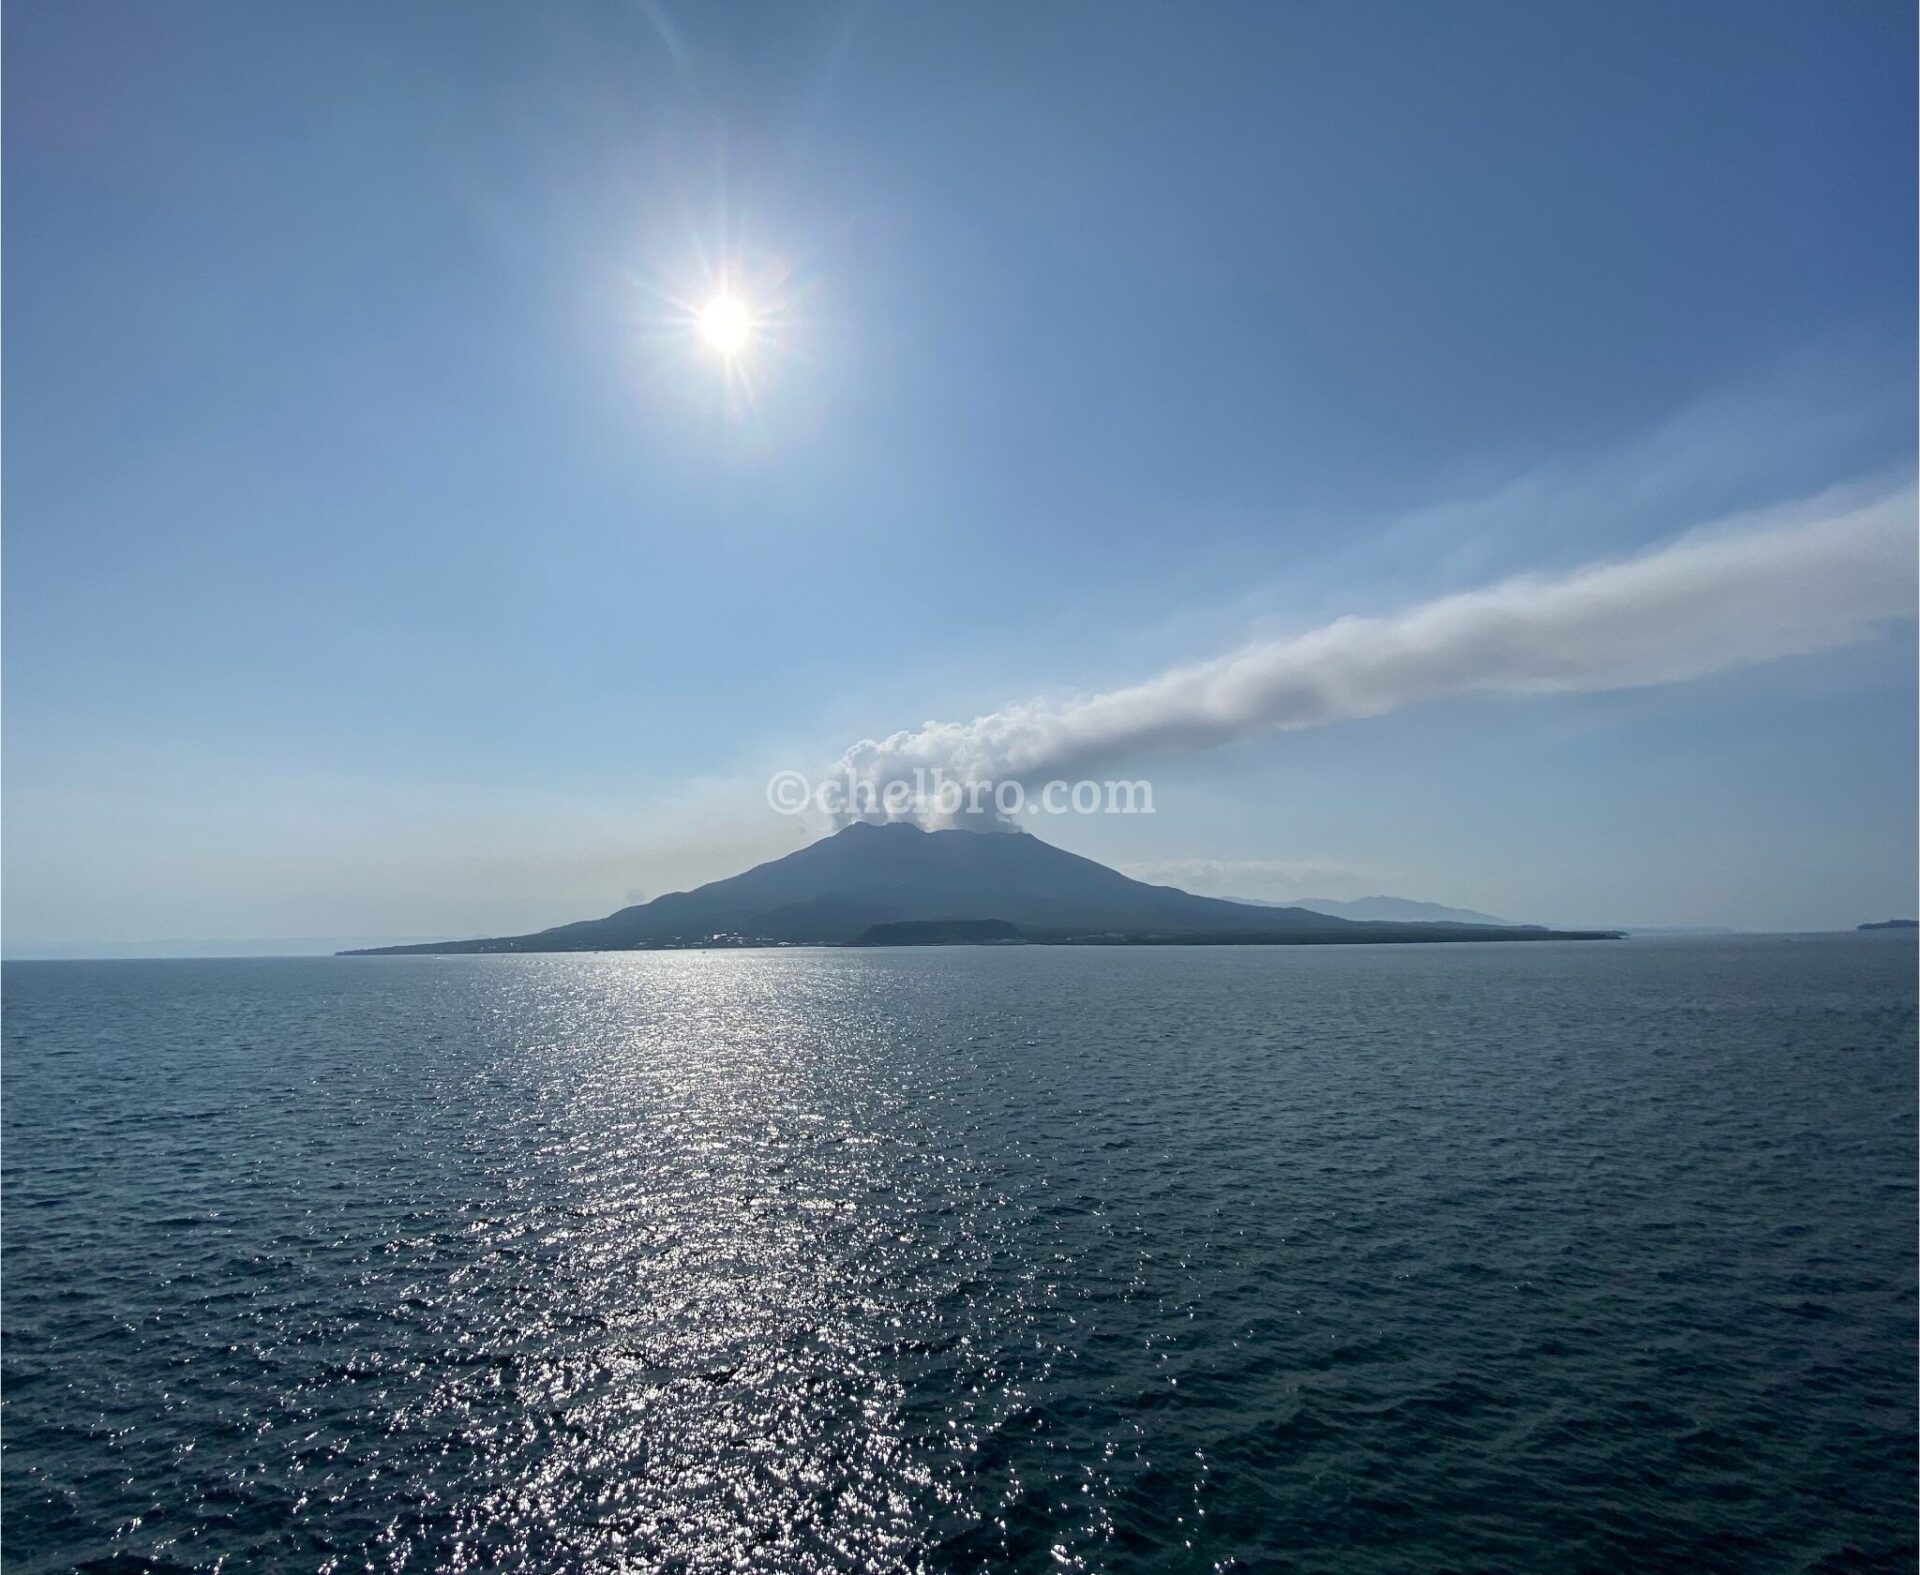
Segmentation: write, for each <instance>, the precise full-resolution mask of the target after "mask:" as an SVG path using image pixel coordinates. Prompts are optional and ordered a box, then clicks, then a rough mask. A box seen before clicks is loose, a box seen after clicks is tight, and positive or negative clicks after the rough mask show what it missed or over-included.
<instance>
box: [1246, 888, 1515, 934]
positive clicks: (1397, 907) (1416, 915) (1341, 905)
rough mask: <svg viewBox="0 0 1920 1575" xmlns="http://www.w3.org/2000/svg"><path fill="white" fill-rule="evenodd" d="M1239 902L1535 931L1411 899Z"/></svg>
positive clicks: (1346, 916)
mask: <svg viewBox="0 0 1920 1575" xmlns="http://www.w3.org/2000/svg"><path fill="white" fill-rule="evenodd" d="M1234 900H1235V901H1236V902H1245V903H1249V904H1251V905H1252V906H1254V907H1258V908H1267V907H1273V908H1305V909H1306V910H1307V911H1308V912H1309V913H1324V914H1326V915H1327V916H1328V917H1329V918H1334V919H1363V920H1366V919H1379V920H1384V921H1386V922H1387V923H1390V924H1478V925H1491V926H1492V927H1493V928H1495V929H1502V930H1519V929H1535V928H1538V926H1537V925H1523V924H1521V923H1520V922H1519V921H1518V920H1515V919H1496V918H1495V917H1494V916H1493V915H1492V914H1490V913H1476V912H1475V911H1474V910H1473V909H1472V908H1449V907H1448V906H1447V905H1446V904H1445V903H1439V902H1417V901H1415V900H1414V899H1413V898H1411V897H1378V896H1376V897H1356V898H1354V899H1353V900H1352V901H1351V902H1342V901H1340V900H1338V899H1337V898H1333V897H1289V898H1288V899H1287V900H1286V901H1285V902H1274V903H1269V902H1265V901H1263V900H1261V899H1260V898H1258V897H1236V898H1235V899H1234Z"/></svg>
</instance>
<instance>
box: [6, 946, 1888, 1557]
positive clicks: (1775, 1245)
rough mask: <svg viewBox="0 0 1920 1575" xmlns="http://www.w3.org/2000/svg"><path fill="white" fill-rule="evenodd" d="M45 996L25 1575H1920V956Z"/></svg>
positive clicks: (235, 983)
mask: <svg viewBox="0 0 1920 1575" xmlns="http://www.w3.org/2000/svg"><path fill="white" fill-rule="evenodd" d="M5 985H6V999H5V1035H6V1050H5V1065H4V1077H5V1086H4V1095H5V1100H4V1120H5V1152H4V1158H5V1166H4V1187H5V1193H4V1204H5V1218H4V1232H5V1265H4V1270H5V1273H4V1311H5V1324H6V1327H5V1349H4V1368H5V1370H4V1378H5V1383H4V1446H5V1448H4V1472H5V1480H4V1520H3V1525H0V1530H3V1531H4V1552H5V1556H6V1562H7V1567H8V1569H9V1570H10V1571H33V1570H64V1569H69V1568H74V1567H88V1566H89V1565H90V1564H91V1565H92V1566H93V1567H100V1568H125V1569H139V1568H180V1569H187V1568H191V1569H208V1568H214V1567H220V1566H224V1567H225V1568H228V1569H233V1570H241V1569H263V1568H282V1569H290V1570H293V1569H299V1570H307V1569H338V1570H348V1569H363V1568H379V1569H403V1568H404V1569H417V1570H439V1569H454V1570H458V1569H499V1568H532V1569H548V1570H571V1569H586V1570H602V1569H604V1570H616V1569H634V1570H655V1569H658V1570H685V1571H697V1572H704V1571H719V1570H729V1571H731V1570H754V1571H761V1570H770V1571H781V1570H813V1569H840V1568H858V1569H870V1570H876V1571H885V1570H911V1569H931V1570H971V1569H989V1568H991V1569H1001V1568H1006V1569H1027V1570H1043V1569H1045V1570H1055V1569H1061V1568H1066V1569H1076V1568H1085V1569H1090V1570H1154V1571H1160V1570H1167V1571H1180V1570H1208V1569H1215V1568H1228V1569H1231V1568H1248V1569H1262V1570H1267V1569H1272V1570H1279V1569H1297V1570H1308V1571H1314V1570H1326V1571H1400V1570H1406V1571H1413V1570H1420V1571H1437V1570H1447V1569H1458V1570H1469V1569H1471V1570H1556V1571H1557V1570H1628V1569H1655V1568H1659V1569H1673V1570H1792V1569H1823V1570H1833V1571H1840V1570H1856V1569H1859V1570H1865V1569H1911V1568H1913V1566H1914V1557H1915V1555H1914V1541H1913V1530H1914V1495H1915V1486H1916V1484H1915V1381H1916V1372H1915V1301H1914V1276H1915V1265H1914V1220H1915V1212H1914V1211H1915V1137H1914V1106H1915V1068H1914V1035H1915V1016H1914V1003H1915V950H1914V947H1913V945H1912V943H1911V942H1910V941H1901V940H1897V939H1896V940H1875V939H1865V938H1859V939H1856V938H1833V939H1810V940H1796V941H1785V940H1755V941H1741V942H1628V943H1622V944H1613V945H1607V944H1588V945H1579V944H1564V945H1563V944H1557V943H1555V944H1544V943H1543V944H1535V945H1527V946H1481V947H1475V946H1443V947H1347V948H1317V947H1299V948H1278V949H1261V948H1254V947H1246V948H1239V947H1235V948H1225V947H1223V948H1205V949H1194V950H1171V949H1169V950H1156V949H1148V950H1127V949H1113V950H1058V949H1040V948H1028V949H1018V948H1016V949H1001V950H941V951H898V952H857V951H837V952H836V951H823V952H801V951H789V952H757V953H756V952H742V953H656V954H651V955H628V956H614V955H595V956H577V957H520V958H509V957H472V958H449V959H432V958H395V959H314V960H299V961H285V962H270V961H246V962H166V963H107V964H97V965H95V964H78V963H47V964H14V965H9V966H8V968H7V971H6V978H5Z"/></svg>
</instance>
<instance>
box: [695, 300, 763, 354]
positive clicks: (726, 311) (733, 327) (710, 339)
mask: <svg viewBox="0 0 1920 1575" xmlns="http://www.w3.org/2000/svg"><path fill="white" fill-rule="evenodd" d="M752 328H753V320H752V318H750V317H749V316H748V315H747V308H746V304H745V303H744V302H742V301H740V300H739V299H738V298H736V297H734V296H731V295H716V296H715V297H714V298H713V299H712V300H711V301H709V302H707V304H706V305H705V306H703V307H701V308H700V337H701V338H703V339H705V340H706V342H707V343H708V344H709V345H711V346H712V347H713V348H714V349H715V350H718V351H719V352H720V354H722V355H724V356H736V355H738V354H739V353H740V352H741V351H742V350H744V349H746V347H747V335H748V333H749V332H750V331H751V330H752Z"/></svg>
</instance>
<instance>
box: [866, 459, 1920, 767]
mask: <svg viewBox="0 0 1920 1575" xmlns="http://www.w3.org/2000/svg"><path fill="white" fill-rule="evenodd" d="M1914 509H1915V498H1914V493H1913V490H1912V489H1911V488H1907V489H1903V490H1902V491H1900V492H1899V493H1897V494H1895V495H1893V496H1889V497H1883V498H1881V499H1879V500H1877V501H1874V502H1871V503H1868V504H1866V505H1864V506H1858V507H1849V508H1829V509H1825V510H1821V509H1817V508H1815V509H1809V510H1807V511H1804V512H1799V513H1795V514H1792V515H1788V516H1784V517H1783V516H1782V515H1780V514H1778V513H1776V514H1773V515H1769V516H1765V517H1762V518H1761V519H1760V520H1759V521H1758V522H1752V523H1749V524H1748V525H1747V526H1746V528H1744V529H1731V530H1718V531H1715V532H1713V533H1711V534H1694V535H1689V536H1684V537H1681V538H1679V539H1678V540H1675V541H1673V542H1670V543H1668V544H1667V545H1665V546H1662V547H1659V548H1656V549H1654V550H1652V551H1648V552H1644V553H1641V554H1639V555H1637V556H1634V557H1630V558H1625V559H1620V560H1614V561H1608V562H1600V563H1593V564H1589V565H1586V566H1584V567H1581V568H1578V569H1574V570H1572V571H1570V572H1567V573H1563V574H1557V575H1524V576H1521V577H1518V578H1514V579H1509V580H1505V581H1502V582H1500V583H1498V584H1496V585H1493V586H1490V587H1487V588H1485V589H1482V590H1477V591H1469V592H1465V593H1460V594H1455V595H1449V596H1443V597H1440V598H1438V599H1436V600H1433V601H1429V602H1425V603H1422V604H1420V605H1417V606H1414V607H1410V608H1407V609H1405V610H1403V611H1400V612H1397V613H1390V614H1386V615H1384V616H1378V617H1346V618H1340V619H1337V620H1335V621H1334V622H1332V623H1329V624H1326V625H1324V626H1322V627H1320V628H1317V629H1313V630H1310V631H1308V632H1307V633H1304V634H1300V635H1296V636H1293V637H1291V638H1286V639H1277V640H1258V641H1254V642H1251V643H1249V644H1246V645H1242V646H1240V647H1238V648H1237V649H1235V650H1232V651H1229V652H1227V653H1226V654H1224V655H1222V656H1219V657H1217V658H1214V659H1213V660H1210V661H1206V662H1200V663H1196V664H1193V665H1189V666H1182V667H1176V668H1172V669H1170V670H1168V671H1167V672H1164V673H1162V674H1160V675H1159V676H1157V677H1155V678H1151V679H1148V680H1147V681H1145V682H1144V683H1138V684H1133V685H1130V686H1128V687H1125V688H1121V689H1114V690H1109V691H1107V692H1105V693H1098V694H1091V695H1083V696H1078V697H1073V698H1067V699H1054V700H1045V699H1039V700H1030V701H1025V702H1021V703H1017V704H1013V705H1008V706H1005V707H1003V708H1001V709H1000V710H997V711H993V712H989V713H988V714H986V715H984V716H979V717H975V718H974V719H973V720H972V721H970V722H928V723H926V724H925V725H924V726H922V727H919V728H916V729H911V730H908V731H903V732H898V733H895V734H893V735H892V736H890V737H888V738H884V739H863V740H862V741H861V742H859V743H857V744H855V745H854V746H853V747H852V748H851V749H849V750H848V751H847V752H846V754H845V755H844V756H843V757H842V759H841V761H840V764H839V765H838V767H836V773H837V774H844V775H845V777H846V778H848V779H850V780H852V781H854V782H863V783H871V784H872V785H873V786H874V788H875V789H884V788H885V786H886V784H887V783H889V782H894V781H903V782H912V781H913V780H914V773H915V771H916V770H921V771H925V772H928V773H932V772H934V771H936V770H938V771H942V772H944V773H945V774H946V775H947V776H948V777H951V778H956V779H958V780H959V781H961V782H963V783H966V782H975V781H988V782H999V781H1005V780H1017V781H1019V782H1021V783H1023V784H1026V785H1028V786H1032V785H1034V784H1037V783H1039V782H1043V781H1046V780H1050V779H1053V778H1070V777H1074V776H1078V775H1084V774H1086V773H1089V772H1093V771H1100V770H1111V769H1117V768H1119V767H1122V766H1127V765H1136V764H1138V763H1139V762H1141V761H1143V760H1146V759H1150V758H1153V757H1156V756H1159V757H1165V756H1167V755H1169V754H1175V753H1180V754H1185V753H1190V752H1193V751H1196V750H1202V749H1208V748H1212V747H1216V746H1219V745H1223V744H1228V743H1231V742H1233V741H1235V740H1237V739H1240V738H1244V737H1248V736H1252V735H1256V734H1263V733H1271V732H1285V731H1289V730H1294V729H1299V728H1308V727H1319V726H1323V725H1325V724H1328V723H1332V722H1344V721H1355V720H1360V719H1363V718H1368V717H1377V716H1384V715H1386V714H1387V713H1389V712H1392V711H1397V710H1400V709H1402V708H1403V707H1406V706H1410V705H1418V704H1421V703H1423V702H1427V701H1433V700H1441V699H1446V698H1450V697H1453V696H1459V695H1472V694H1504V695H1518V696H1524V695H1547V694H1568V693H1578V692H1583V691H1597V690H1606V689H1627V688H1639V687H1644V686H1648V685H1654V684H1663V683H1676V682H1681V681H1684V680H1687V679H1691V678H1701V677H1705V676H1707V675H1709V674H1712V673H1718V672H1724V671H1726V670H1728V669H1731V668H1735V667H1742V666H1747V665H1750V664H1753V663H1757V662H1764V661H1770V660H1773V659H1774V658H1777V657H1783V656H1795V655H1806V654H1810V653H1812V652H1816V651H1823V650H1829V649H1832V648H1834V647H1837V646H1842V645H1848V644H1852V643H1855V642H1858V641H1861V640H1865V639H1868V638H1871V637H1872V636H1873V634H1874V633H1875V632H1876V630H1877V628H1878V627H1879V625H1881V624H1882V623H1883V622H1885V621H1886V620H1888V619H1893V618H1903V617H1911V616H1913V614H1914V610H1915V585H1916V572H1917V570H1916V550H1915V525H1914Z"/></svg>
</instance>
